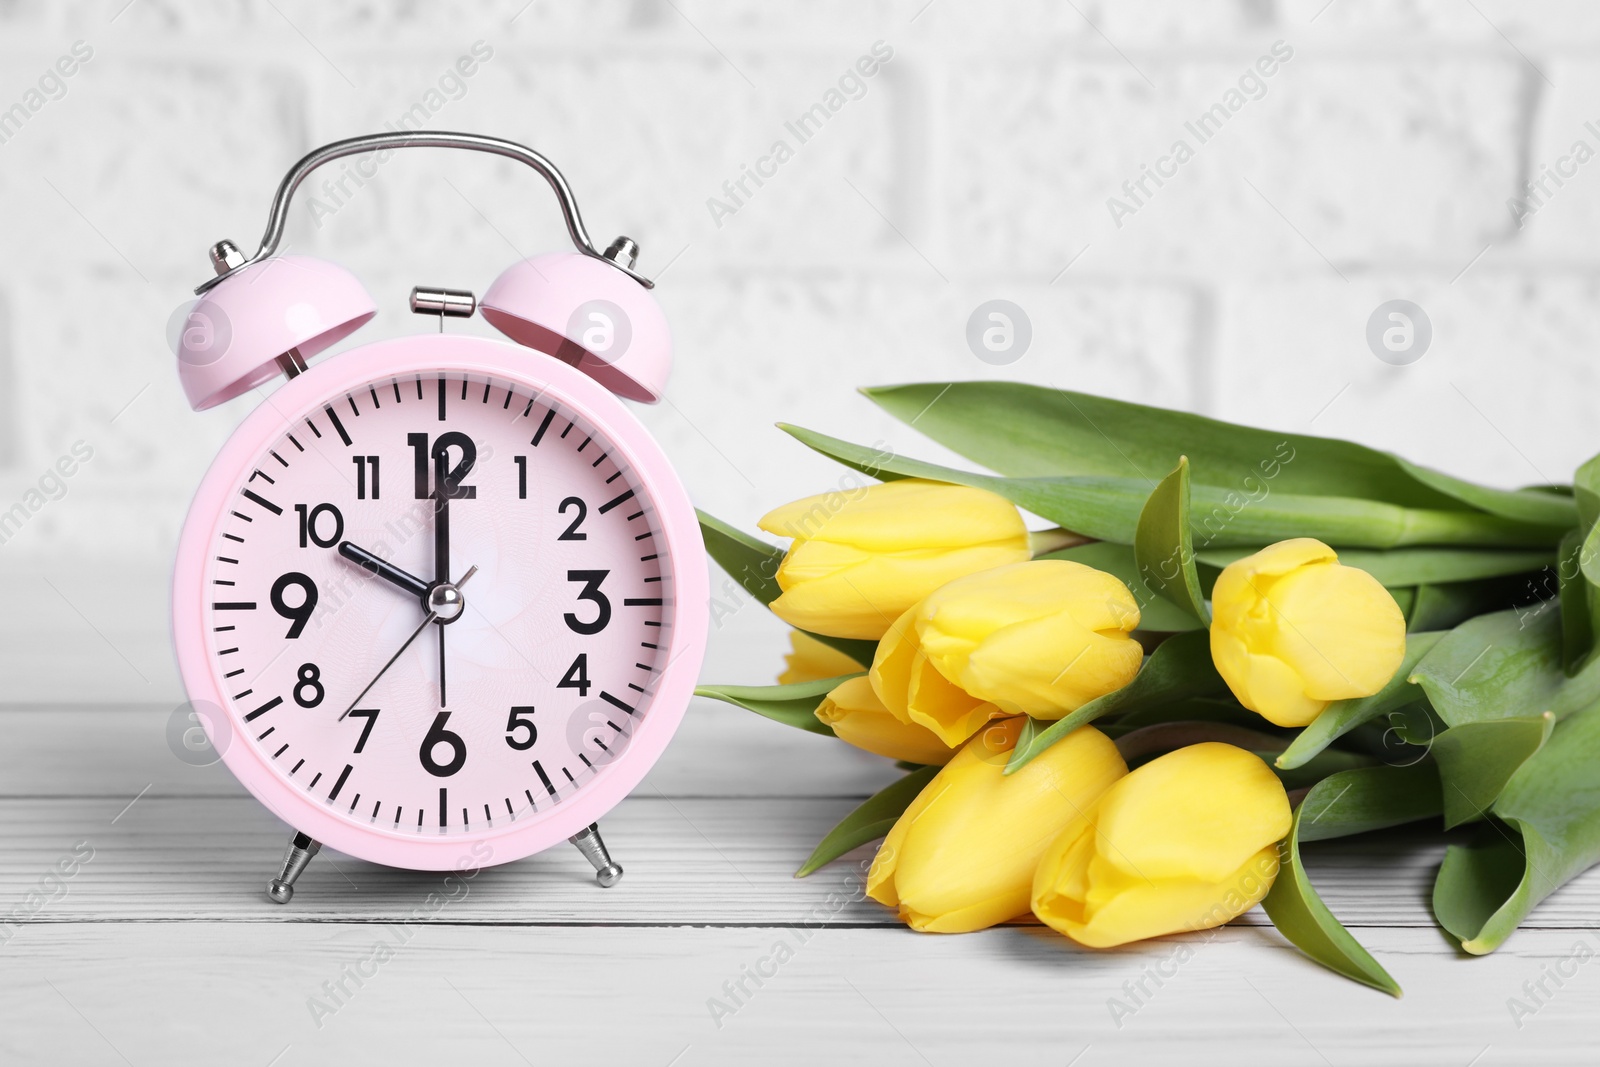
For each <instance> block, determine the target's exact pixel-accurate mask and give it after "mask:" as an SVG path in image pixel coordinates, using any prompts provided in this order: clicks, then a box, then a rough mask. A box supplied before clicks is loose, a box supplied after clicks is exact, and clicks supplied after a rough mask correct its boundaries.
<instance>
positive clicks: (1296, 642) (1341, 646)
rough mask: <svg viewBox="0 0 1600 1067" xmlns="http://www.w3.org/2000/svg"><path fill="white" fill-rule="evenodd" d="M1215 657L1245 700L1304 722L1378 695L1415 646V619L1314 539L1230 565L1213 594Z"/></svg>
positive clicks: (1275, 718) (1287, 721) (1290, 722)
mask: <svg viewBox="0 0 1600 1067" xmlns="http://www.w3.org/2000/svg"><path fill="white" fill-rule="evenodd" d="M1211 609H1212V616H1213V617H1212V620H1211V658H1212V660H1213V661H1214V662H1215V663H1216V665H1217V671H1218V673H1220V674H1221V675H1222V677H1223V680H1224V681H1226V682H1227V683H1228V688H1229V689H1232V690H1233V695H1234V696H1236V697H1238V698H1239V703H1241V704H1243V705H1244V706H1245V707H1247V708H1249V709H1250V710H1251V711H1254V712H1256V713H1258V714H1260V715H1261V716H1262V717H1264V718H1265V719H1267V720H1268V721H1269V722H1273V723H1276V724H1277V725H1279V726H1305V725H1306V724H1307V723H1309V722H1311V721H1312V720H1313V719H1315V718H1316V717H1317V716H1318V715H1320V714H1322V710H1323V709H1324V708H1326V707H1327V706H1328V704H1329V703H1331V702H1332V701H1335V700H1344V699H1347V698H1350V697H1364V696H1371V695H1372V694H1373V693H1376V692H1377V691H1378V690H1380V689H1382V688H1383V687H1384V686H1385V685H1387V684H1388V682H1389V679H1390V678H1392V677H1393V676H1394V672H1395V671H1396V670H1397V669H1399V667H1400V661H1401V660H1402V659H1404V658H1405V653H1406V620H1405V616H1404V615H1403V614H1401V611H1400V606H1399V605H1398V604H1396V603H1395V602H1394V597H1392V596H1391V595H1389V591H1388V590H1387V589H1385V588H1384V587H1383V586H1382V585H1381V584H1380V583H1379V582H1378V580H1377V579H1376V578H1374V577H1373V576H1372V575H1370V574H1368V573H1367V572H1366V571H1363V570H1359V569H1358V568H1355V567H1346V566H1345V565H1343V564H1342V563H1340V562H1339V557H1338V555H1337V554H1336V553H1335V552H1334V551H1333V549H1331V548H1329V547H1328V546H1327V545H1325V544H1323V543H1322V542H1321V541H1317V540H1315V539H1313V538H1310V537H1297V538H1295V539H1294V540H1291V541H1280V542H1278V543H1277V544H1275V545H1269V546H1267V547H1266V548H1263V549H1262V550H1261V551H1260V552H1257V553H1256V554H1255V555H1253V556H1247V557H1245V558H1244V559H1241V560H1237V561H1235V562H1233V563H1230V564H1228V566H1227V567H1225V568H1223V571H1222V574H1221V576H1220V577H1218V578H1217V584H1216V587H1215V588H1214V589H1213V590H1212V593H1211Z"/></svg>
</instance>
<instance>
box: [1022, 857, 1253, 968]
mask: <svg viewBox="0 0 1600 1067" xmlns="http://www.w3.org/2000/svg"><path fill="white" fill-rule="evenodd" d="M1095 862H1096V863H1103V862H1104V860H1102V859H1097V860H1096V861H1095ZM1090 871H1091V877H1092V878H1093V877H1095V876H1096V875H1098V874H1099V872H1098V871H1096V870H1095V867H1094V866H1093V865H1091V867H1090ZM1277 873H1278V849H1277V846H1276V845H1269V846H1267V847H1266V848H1263V849H1260V850H1258V851H1257V852H1255V853H1254V854H1253V855H1251V856H1250V858H1249V859H1247V860H1246V861H1245V862H1244V863H1243V864H1241V865H1240V866H1239V867H1238V868H1237V869H1235V870H1233V871H1230V872H1228V873H1227V874H1226V875H1224V876H1223V877H1222V878H1219V879H1217V880H1216V881H1200V880H1198V879H1187V878H1176V879H1169V880H1165V881H1154V882H1144V881H1142V880H1132V881H1129V882H1127V883H1125V884H1121V885H1117V884H1116V883H1115V882H1114V881H1113V880H1111V879H1108V878H1106V877H1105V876H1103V875H1100V877H1099V878H1098V881H1099V883H1100V892H1099V893H1098V894H1096V895H1097V896H1103V897H1104V899H1102V900H1094V899H1093V898H1091V905H1090V907H1089V908H1088V909H1087V910H1088V913H1089V915H1090V918H1089V919H1088V921H1087V922H1077V923H1074V922H1071V921H1066V922H1063V923H1062V926H1064V927H1066V929H1063V930H1062V932H1063V933H1065V934H1067V936H1068V937H1071V938H1072V939H1073V940H1074V941H1077V942H1078V943H1079V944H1082V945H1087V946H1088V947H1090V948H1114V947H1116V946H1117V945H1125V944H1128V943H1129V942H1132V941H1143V940H1144V939H1146V938H1151V937H1161V936H1163V935H1166V934H1175V933H1184V932H1189V931H1195V930H1209V929H1211V928H1213V927H1217V926H1221V925H1223V924H1224V923H1227V922H1230V921H1232V920H1233V919H1236V918H1238V917H1239V916H1240V915H1243V914H1244V913H1245V912H1247V911H1249V910H1250V909H1251V908H1253V907H1255V906H1256V905H1257V904H1259V903H1260V902H1261V899H1262V898H1263V897H1265V896H1266V895H1267V891H1268V890H1269V889H1271V888H1272V883H1273V879H1274V878H1275V877H1276V876H1277ZM1113 886H1114V887H1115V891H1114V892H1113V891H1111V890H1112V888H1113ZM1041 918H1042V917H1041ZM1050 925H1052V926H1055V923H1051V924H1050ZM1057 928H1058V929H1061V927H1057Z"/></svg>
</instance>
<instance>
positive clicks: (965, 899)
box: [867, 719, 1127, 933]
mask: <svg viewBox="0 0 1600 1067" xmlns="http://www.w3.org/2000/svg"><path fill="white" fill-rule="evenodd" d="M1021 731H1022V720H1021V719H1007V720H1004V721H1002V722H997V723H994V724H992V725H991V726H989V727H988V728H987V729H985V730H983V731H982V732H980V733H979V734H978V735H977V736H976V737H974V738H973V739H972V740H971V741H969V742H968V743H967V744H966V746H965V747H963V748H962V749H961V751H960V752H958V753H956V755H955V758H954V759H952V760H951V761H950V762H949V763H947V764H946V765H945V767H944V769H943V770H941V771H940V772H939V773H938V774H937V775H935V776H934V777H933V780H932V781H930V782H929V783H928V784H927V785H926V786H925V787H923V790H922V792H921V793H919V794H918V795H917V799H916V800H914V801H912V802H911V806H910V807H909V808H907V809H906V810H905V813H904V814H903V815H901V816H900V818H899V820H898V821H897V822H896V823H895V824H894V828H893V829H891V830H890V831H889V836H888V837H887V838H885V839H884V842H883V846H882V847H881V848H880V849H879V850H878V855H877V858H876V859H875V860H873V863H872V869H871V871H870V872H869V874H868V876H867V893H868V895H869V896H871V897H872V899H874V900H876V901H878V902H879V903H880V904H886V905H888V906H889V907H892V908H896V909H898V911H899V913H900V918H901V920H902V921H904V922H905V923H906V924H907V925H909V926H910V927H911V928H912V929H913V930H923V931H927V932H930V933H964V932H966V931H969V930H982V929H984V928H985V927H989V926H993V925H995V924H996V923H1002V922H1005V921H1006V920H1008V919H1015V918H1017V917H1018V916H1021V915H1026V914H1027V912H1028V902H1029V894H1030V891H1031V889H1032V885H1033V875H1034V871H1035V869H1036V868H1037V867H1038V865H1039V859H1040V857H1041V856H1042V855H1043V854H1044V850H1045V849H1046V848H1047V847H1048V846H1049V844H1050V842H1051V841H1052V840H1053V839H1054V838H1055V837H1056V836H1057V835H1058V834H1061V833H1063V832H1066V831H1069V830H1070V829H1072V828H1074V827H1076V828H1078V829H1080V830H1081V829H1082V827H1083V825H1084V824H1085V823H1086V816H1085V814H1084V813H1085V812H1087V811H1089V810H1091V809H1092V808H1093V806H1094V803H1095V800H1096V799H1097V798H1098V797H1099V796H1100V794H1101V793H1103V792H1104V791H1105V790H1106V787H1107V786H1109V785H1111V783H1113V782H1115V781H1116V780H1117V779H1118V778H1120V777H1121V776H1122V775H1123V774H1125V773H1126V772H1127V765H1126V764H1124V763H1123V762H1122V757H1121V756H1120V755H1119V754H1118V753H1117V746H1116V745H1114V744H1112V743H1111V740H1110V739H1109V738H1108V737H1106V735H1105V734H1102V733H1101V732H1100V731H1098V730H1096V729H1095V728H1094V727H1092V726H1082V727H1079V728H1078V729H1076V730H1074V731H1073V732H1072V733H1070V734H1068V735H1067V736H1066V737H1064V738H1062V739H1061V740H1060V741H1058V742H1056V743H1055V744H1054V745H1051V746H1050V747H1049V748H1048V749H1046V750H1045V751H1044V752H1043V753H1041V754H1040V755H1039V756H1038V757H1036V758H1035V759H1033V760H1032V761H1031V762H1029V763H1028V764H1027V765H1026V766H1024V767H1023V768H1022V769H1021V770H1019V771H1017V772H1016V773H1015V774H1012V775H1009V776H1008V775H1006V774H1005V773H1004V771H1005V765H1006V761H1007V758H1008V757H1009V755H1010V752H1011V749H1012V748H1013V747H1015V745H1016V743H1017V736H1018V735H1019V734H1020V733H1021Z"/></svg>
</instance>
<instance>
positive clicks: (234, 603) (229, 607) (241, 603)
mask: <svg viewBox="0 0 1600 1067" xmlns="http://www.w3.org/2000/svg"><path fill="white" fill-rule="evenodd" d="M229 584H230V585H231V584H232V583H231V582H230V583H229ZM211 610H212V611H254V610H256V602H255V601H254V600H217V601H213V602H212V604H211ZM218 629H228V630H231V629H233V627H231V626H228V627H218Z"/></svg>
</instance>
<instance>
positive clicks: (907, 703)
mask: <svg viewBox="0 0 1600 1067" xmlns="http://www.w3.org/2000/svg"><path fill="white" fill-rule="evenodd" d="M1138 625H1139V605H1138V604H1137V603H1136V602H1135V601H1134V599H1133V594H1132V593H1130V592H1129V591H1128V587H1127V586H1125V585H1123V584H1122V583H1121V582H1120V581H1118V580H1117V579H1116V578H1114V577H1112V576H1111V575H1109V574H1106V573H1104V572H1102V571H1097V570H1095V569H1094V568H1093V567H1085V566H1084V565H1083V564H1081V563H1072V562H1069V561H1067V560H1058V559H1042V560H1033V561H1031V562H1028V563H1014V564H1011V565H1009V566H1005V567H996V568H994V569H993V570H987V571H983V572H981V573H979V574H973V575H968V576H967V577H965V578H958V579H956V580H955V581H953V582H950V583H948V584H946V585H944V586H943V587H941V588H940V589H939V590H937V591H936V592H934V593H933V594H932V595H931V596H929V597H928V598H927V599H925V600H923V601H922V603H920V604H918V605H916V606H914V607H913V608H911V609H910V610H909V611H907V612H906V613H905V615H903V616H901V618H900V619H899V620H897V621H896V623H895V625H894V627H893V628H892V629H891V630H890V631H889V633H888V634H886V635H885V636H884V639H883V641H882V642H881V643H880V644H879V645H878V653H877V656H876V657H875V658H874V660H873V663H872V683H873V688H875V689H876V690H877V692H878V696H879V697H880V698H881V699H882V700H883V702H884V704H885V705H887V706H888V708H889V709H890V710H891V711H893V712H894V713H895V714H897V715H900V716H901V717H902V718H903V719H905V720H906V721H909V722H917V723H921V724H922V725H924V726H927V727H928V728H929V729H930V730H933V731H934V732H935V733H937V734H939V736H940V737H941V738H942V739H943V740H944V741H945V743H946V744H957V743H959V742H960V741H961V740H963V739H964V738H966V737H968V736H970V735H971V734H972V733H973V732H974V731H976V730H977V729H978V727H979V726H981V725H982V724H983V722H984V721H985V720H987V719H989V718H992V717H994V716H997V715H1032V716H1033V717H1034V718H1037V719H1059V718H1061V717H1062V716H1063V715H1066V714H1067V713H1068V712H1071V711H1073V710H1075V709H1076V708H1079V707H1082V706H1083V705H1084V704H1086V703H1087V702H1089V701H1090V700H1093V699H1095V698H1096V697H1099V696H1103V695H1105V694H1106V693H1109V692H1111V691H1113V690H1115V689H1121V688H1122V687H1123V686H1125V685H1127V684H1128V683H1129V682H1131V681H1132V680H1133V676H1134V675H1135V674H1137V673H1138V672H1139V665H1140V663H1141V662H1142V661H1143V658H1144V650H1143V649H1142V648H1141V647H1140V646H1139V643H1138V642H1137V641H1135V640H1134V639H1133V638H1132V637H1130V636H1129V632H1130V631H1132V630H1133V629H1134V628H1135V627H1136V626H1138ZM902 709H903V710H902Z"/></svg>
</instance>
